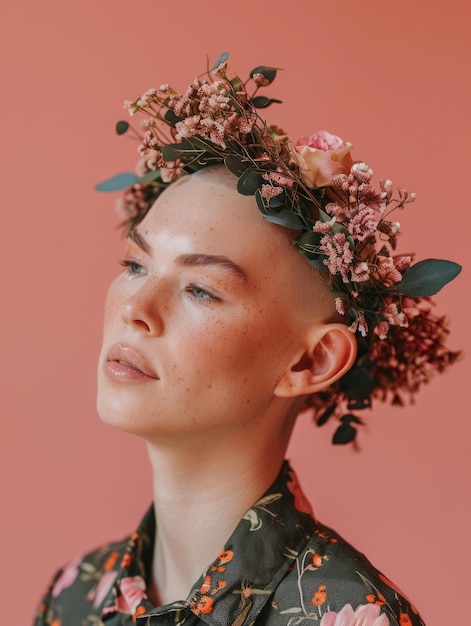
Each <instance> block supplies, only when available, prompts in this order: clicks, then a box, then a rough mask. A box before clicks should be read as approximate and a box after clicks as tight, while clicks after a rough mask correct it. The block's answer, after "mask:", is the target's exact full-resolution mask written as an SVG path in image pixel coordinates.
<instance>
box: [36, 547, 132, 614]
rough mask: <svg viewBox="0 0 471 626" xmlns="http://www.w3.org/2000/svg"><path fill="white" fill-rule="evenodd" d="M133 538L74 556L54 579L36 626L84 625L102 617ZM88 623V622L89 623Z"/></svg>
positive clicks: (40, 610)
mask: <svg viewBox="0 0 471 626" xmlns="http://www.w3.org/2000/svg"><path fill="white" fill-rule="evenodd" d="M130 540H131V537H126V538H124V539H122V540H120V541H116V542H108V543H105V544H103V545H102V546H99V547H96V548H94V549H92V550H90V551H89V552H87V553H85V554H82V555H79V556H75V557H74V558H72V559H70V560H69V561H68V562H66V563H65V564H64V565H63V566H62V567H61V568H60V569H59V570H58V571H57V572H56V574H55V575H54V577H53V579H52V581H51V583H50V584H49V586H48V589H47V591H46V593H45V595H44V597H43V599H42V601H41V603H40V605H39V607H38V612H37V618H36V622H35V624H36V625H37V626H40V625H43V624H44V625H45V624H52V623H54V620H55V619H60V622H59V623H61V624H67V623H72V621H70V622H69V621H68V616H69V615H70V616H74V618H73V619H74V620H76V621H74V622H73V623H81V622H80V619H79V618H81V619H86V618H88V617H89V616H91V615H98V614H101V611H98V607H100V605H102V603H103V600H104V599H105V598H106V596H107V594H108V593H109V591H110V590H111V587H112V586H113V584H114V582H115V580H116V578H117V576H118V573H119V570H120V568H121V567H123V566H124V565H125V563H126V559H127V558H128V546H129V542H130ZM87 623H88V622H87Z"/></svg>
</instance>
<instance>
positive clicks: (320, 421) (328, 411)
mask: <svg viewBox="0 0 471 626" xmlns="http://www.w3.org/2000/svg"><path fill="white" fill-rule="evenodd" d="M336 407H337V405H336V404H331V405H330V406H329V407H328V408H327V409H326V410H325V411H323V412H322V413H321V414H320V415H319V417H318V418H317V420H316V424H317V425H318V426H324V424H325V423H326V422H327V420H328V419H329V418H330V417H332V415H333V413H334V411H335V409H336Z"/></svg>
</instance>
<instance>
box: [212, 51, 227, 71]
mask: <svg viewBox="0 0 471 626" xmlns="http://www.w3.org/2000/svg"><path fill="white" fill-rule="evenodd" d="M228 58H229V52H221V54H220V55H219V56H218V58H217V60H216V61H215V62H214V64H213V71H214V70H217V68H218V67H219V66H220V65H221V63H224V61H227V59H228Z"/></svg>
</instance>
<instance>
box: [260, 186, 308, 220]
mask: <svg viewBox="0 0 471 626" xmlns="http://www.w3.org/2000/svg"><path fill="white" fill-rule="evenodd" d="M268 204H269V206H270V209H273V210H274V211H276V210H277V209H278V211H280V209H282V208H283V207H285V206H286V198H285V192H284V191H283V192H282V193H279V194H278V195H277V196H274V197H273V198H270V201H269V202H268ZM286 210H287V211H288V213H291V214H292V215H293V211H289V209H286ZM300 224H301V222H300ZM301 227H302V225H301Z"/></svg>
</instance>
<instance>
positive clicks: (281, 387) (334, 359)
mask: <svg viewBox="0 0 471 626" xmlns="http://www.w3.org/2000/svg"><path fill="white" fill-rule="evenodd" d="M356 354H357V342H356V339H355V335H354V334H353V333H352V332H351V331H350V330H348V328H347V326H345V325H344V324H325V325H323V326H321V327H318V328H317V329H315V331H313V333H312V335H311V337H310V342H309V347H308V348H307V349H306V350H305V351H304V352H303V354H302V355H301V356H300V358H298V359H296V361H295V362H294V363H293V364H292V366H291V367H290V369H289V370H288V371H286V372H285V374H284V376H283V377H282V379H281V380H280V381H279V383H278V384H277V386H276V388H275V391H274V393H275V395H276V396H278V397H280V398H294V397H297V396H304V395H309V394H312V393H316V392H318V391H322V390H323V389H326V388H327V387H329V386H330V385H332V383H334V382H335V381H336V380H338V379H339V378H341V377H342V376H343V375H344V374H346V373H347V372H348V370H349V369H350V368H351V367H352V365H353V363H354V362H355V358H356Z"/></svg>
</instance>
